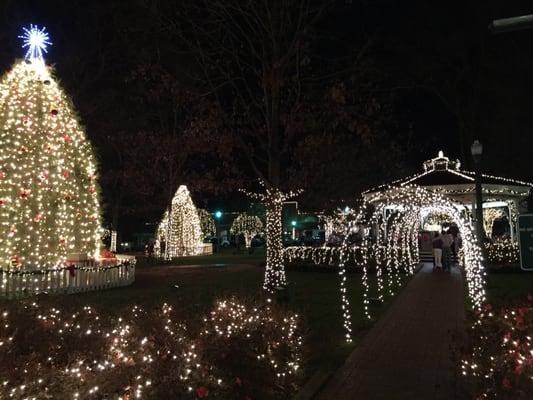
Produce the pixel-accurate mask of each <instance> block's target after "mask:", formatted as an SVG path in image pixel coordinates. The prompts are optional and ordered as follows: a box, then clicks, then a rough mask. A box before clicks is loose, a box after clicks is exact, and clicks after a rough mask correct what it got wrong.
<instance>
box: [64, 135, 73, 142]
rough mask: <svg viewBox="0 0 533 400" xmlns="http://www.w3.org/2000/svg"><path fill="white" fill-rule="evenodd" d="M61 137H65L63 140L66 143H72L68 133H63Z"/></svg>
mask: <svg viewBox="0 0 533 400" xmlns="http://www.w3.org/2000/svg"><path fill="white" fill-rule="evenodd" d="M63 139H65V142H67V143H72V138H71V137H70V135H68V134H66V133H65V135H63Z"/></svg>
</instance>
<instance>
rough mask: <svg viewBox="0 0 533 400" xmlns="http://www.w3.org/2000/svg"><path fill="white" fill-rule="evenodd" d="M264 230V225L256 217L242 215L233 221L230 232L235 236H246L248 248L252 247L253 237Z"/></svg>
mask: <svg viewBox="0 0 533 400" xmlns="http://www.w3.org/2000/svg"><path fill="white" fill-rule="evenodd" d="M262 230H263V223H262V222H261V220H260V219H259V217H257V216H256V215H248V214H246V213H241V214H239V215H238V216H237V218H235V219H234V220H233V223H232V224H231V228H230V232H231V233H232V234H234V235H238V234H241V233H242V234H244V241H245V243H246V247H250V243H251V241H252V237H254V236H255V235H257V234H258V233H259V232H261V231H262Z"/></svg>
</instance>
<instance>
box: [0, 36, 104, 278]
mask: <svg viewBox="0 0 533 400" xmlns="http://www.w3.org/2000/svg"><path fill="white" fill-rule="evenodd" d="M26 33H27V37H26V40H27V43H26V44H27V45H28V46H29V50H28V53H27V54H26V59H25V60H23V61H19V62H17V63H15V65H14V66H13V68H12V69H11V70H10V71H9V72H8V73H7V74H6V75H5V76H4V77H3V78H2V80H1V81H0V225H1V227H2V230H1V233H0V268H2V269H13V268H19V269H21V268H23V269H41V268H49V267H53V266H56V265H58V264H60V263H62V262H64V261H65V260H67V259H68V258H69V257H70V256H71V255H76V256H79V255H80V254H82V255H89V256H93V255H96V253H97V251H98V248H99V243H100V239H99V231H100V207H99V200H98V185H97V181H96V162H95V157H94V154H93V150H92V147H91V144H90V143H89V142H88V140H87V138H86V136H85V133H84V131H83V129H82V128H81V127H80V124H79V123H78V120H77V117H76V114H75V112H74V110H73V107H72V104H71V102H70V100H69V99H68V97H67V95H66V94H65V93H64V92H63V90H62V89H61V88H60V86H59V85H58V83H57V82H56V80H55V79H54V77H53V75H52V73H51V70H50V68H49V67H48V66H46V65H45V63H44V61H43V59H42V52H41V50H42V49H45V47H46V44H49V43H47V36H45V37H44V38H43V35H44V34H45V33H44V30H37V28H36V27H32V28H31V30H27V31H26ZM32 35H33V36H32Z"/></svg>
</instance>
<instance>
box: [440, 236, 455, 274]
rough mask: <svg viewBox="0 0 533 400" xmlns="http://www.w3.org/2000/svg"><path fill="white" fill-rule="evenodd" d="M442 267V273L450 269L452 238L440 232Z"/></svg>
mask: <svg viewBox="0 0 533 400" xmlns="http://www.w3.org/2000/svg"><path fill="white" fill-rule="evenodd" d="M441 240H442V265H443V267H444V268H443V269H444V271H447V272H450V271H451V268H452V256H453V253H452V245H453V236H452V234H451V233H450V232H449V231H447V232H442V237H441Z"/></svg>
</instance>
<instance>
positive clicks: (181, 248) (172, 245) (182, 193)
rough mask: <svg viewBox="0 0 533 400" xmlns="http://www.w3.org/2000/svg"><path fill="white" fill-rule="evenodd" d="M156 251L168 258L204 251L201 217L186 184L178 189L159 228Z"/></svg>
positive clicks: (192, 254)
mask: <svg viewBox="0 0 533 400" xmlns="http://www.w3.org/2000/svg"><path fill="white" fill-rule="evenodd" d="M169 211H170V212H169ZM155 252H156V254H157V255H158V256H160V257H165V258H167V259H169V258H172V257H182V256H194V255H197V254H201V253H202V228H201V224H200V218H199V217H198V212H197V211H196V207H195V206H194V203H193V201H192V199H191V195H190V193H189V190H188V189H187V186H185V185H181V186H180V187H179V188H178V190H177V191H176V194H175V195H174V198H173V199H172V205H171V207H170V210H167V211H166V212H165V214H164V215H163V219H162V220H161V223H160V224H159V227H158V228H157V233H156V243H155Z"/></svg>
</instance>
